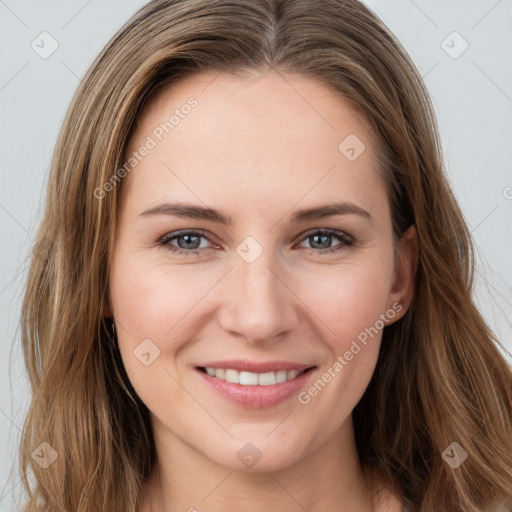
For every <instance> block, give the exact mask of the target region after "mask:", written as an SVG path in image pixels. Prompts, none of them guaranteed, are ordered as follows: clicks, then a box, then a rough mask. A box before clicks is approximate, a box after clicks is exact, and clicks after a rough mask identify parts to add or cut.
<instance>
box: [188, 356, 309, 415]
mask: <svg viewBox="0 0 512 512" xmlns="http://www.w3.org/2000/svg"><path fill="white" fill-rule="evenodd" d="M315 368H316V366H312V365H307V364H301V363H294V362H290V361H269V362H255V361H247V360H232V361H211V362H205V363H203V364H201V365H200V366H197V367H196V370H197V371H198V373H199V374H200V376H201V377H202V379H203V382H204V383H205V384H206V385H207V386H208V387H209V388H210V389H211V390H213V391H215V392H216V393H218V394H220V395H221V396H222V397H224V398H226V399H228V400H229V401H231V402H234V403H235V404H237V405H241V406H244V407H250V408H262V407H270V406H272V405H276V404H278V403H280V402H282V401H284V400H286V399H288V398H290V397H291V396H292V395H294V394H295V393H297V392H298V391H299V390H300V389H301V388H302V387H303V386H304V385H305V382H306V380H307V379H309V378H310V375H311V374H312V373H314V370H315Z"/></svg>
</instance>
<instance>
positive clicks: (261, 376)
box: [200, 367, 310, 386]
mask: <svg viewBox="0 0 512 512" xmlns="http://www.w3.org/2000/svg"><path fill="white" fill-rule="evenodd" d="M200 369H201V371H204V372H206V373H207V374H208V375H209V376H210V377H215V378H217V379H221V380H224V381H226V382H231V383H233V384H241V385H242V386H273V385H275V384H282V383H283V382H287V381H290V380H293V379H295V378H297V377H298V376H300V375H302V374H303V373H305V372H306V371H308V370H310V368H307V369H305V370H301V371H299V370H278V371H276V372H264V373H255V372H247V371H238V370H235V369H231V368H228V369H225V368H210V367H207V368H200Z"/></svg>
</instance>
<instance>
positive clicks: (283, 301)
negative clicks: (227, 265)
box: [218, 251, 298, 344]
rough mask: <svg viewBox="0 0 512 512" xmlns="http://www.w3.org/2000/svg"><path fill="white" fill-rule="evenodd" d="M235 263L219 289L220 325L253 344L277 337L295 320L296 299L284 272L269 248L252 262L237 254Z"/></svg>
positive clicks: (287, 330)
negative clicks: (221, 297) (220, 302)
mask: <svg viewBox="0 0 512 512" xmlns="http://www.w3.org/2000/svg"><path fill="white" fill-rule="evenodd" d="M235 256H236V255H235ZM234 267H235V268H233V270H232V271H231V272H230V273H229V275H228V276H227V281H228V282H226V283H225V286H226V288H224V289H223V292H222V293H223V294H225V299H224V300H223V305H222V308H221V311H220V313H219V316H218V318H219V322H220V324H221V327H222V328H223V329H224V330H225V331H227V332H229V333H230V334H231V335H234V336H238V337H239V338H245V339H246V340H247V341H248V342H249V343H252V344H272V343H274V342H276V341H279V340H280V339H282V337H283V336H285V334H286V333H287V332H290V331H292V330H293V329H294V328H295V326H296V325H297V322H298V314H297V313H298V312H297V308H296V302H297V300H298V299H297V298H296V297H295V295H294V293H293V291H292V290H291V289H290V288H289V287H288V283H287V281H289V279H287V275H286V274H287V273H286V272H284V270H283V268H282V266H279V265H277V262H276V260H275V259H273V257H272V255H271V253H270V251H263V253H262V254H261V255H260V256H259V257H258V258H257V259H256V260H255V261H253V262H252V263H248V262H246V261H245V260H244V259H243V258H239V257H238V256H236V258H235V260H234Z"/></svg>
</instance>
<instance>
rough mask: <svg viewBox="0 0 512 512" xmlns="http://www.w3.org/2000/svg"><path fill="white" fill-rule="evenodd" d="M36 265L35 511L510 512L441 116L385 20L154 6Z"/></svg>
mask: <svg viewBox="0 0 512 512" xmlns="http://www.w3.org/2000/svg"><path fill="white" fill-rule="evenodd" d="M34 252H35V254H37V257H36V258H34V259H33V262H32V266H31V269H30V275H29V278H28V283H27V288H26V293H25V300H24V304H23V313H22V321H23V348H24V353H25V361H26V365H27V369H28V372H29V375H30V378H31V384H32V388H33V393H34V394H33V398H32V403H31V407H30V410H29V413H28V417H27V420H26V430H27V436H25V437H24V439H23V442H22V445H21V462H22V475H23V478H24V482H25V484H26V489H27V491H28V493H29V498H28V500H27V502H26V504H25V507H24V510H25V511H27V512H28V511H30V512H32V511H35V510H45V511H57V510H76V511H90V510H95V511H105V512H106V511H112V510H116V511H130V512H136V511H138V512H149V511H157V510H159V511H165V510H189V511H194V510H197V511H202V510H209V511H217V510H223V511H229V510H234V509H237V510H240V509H242V510H250V511H255V512H256V511H261V510H269V509H274V510H280V511H295V510H308V511H310V512H313V511H316V510H343V511H347V512H348V511H358V512H363V511H372V510H373V511H376V512H377V511H378V512H381V511H385V510H386V511H397V512H398V511H401V510H409V511H422V512H426V511H433V510H436V511H437V510H443V511H457V510H464V511H474V512H476V511H482V510H485V511H499V510H501V511H503V510H507V507H510V506H511V504H512V426H511V421H512V373H511V369H510V367H509V366H508V365H507V363H506V361H505V360H504V358H503V357H502V355H501V353H500V351H499V347H500V344H499V342H498V340H496V339H495V338H494V336H493V334H492V333H491V332H490V330H489V328H488V327H487V326H486V324H485V322H484V320H483V318H482V316H481V315H480V314H479V312H478V311H477V309H476V307H475V305H474V303H473V301H472V297H471V286H472V272H473V259H472V246H471V240H470V235H469V232H468V229H467V227H466V225H465V223H464V220H463V217H462V215H461V212H460V210H459V207H458V206H457V203H456V201H455V199H454V198H453V195H452V192H451V191H450V188H449V186H448V184H447V181H446V178H445V176H444V174H443V169H442V157H441V152H440V144H439V138H438V133H437V128H436V123H435V117H434V113H433V109H432V106H431V103H430V100H429V97H428V94H427V91H426V90H425V87H424V84H423V82H422V80H421V77H420V76H419V74H418V72H417V70H416V69H415V67H414V65H413V64H412V62H411V60H410V59H409V58H408V56H407V55H406V53H405V51H404V50H403V48H402V47H401V46H400V44H399V43H398V42H397V41H396V39H395V38H394V37H393V36H392V35H391V34H390V32H389V31H388V30H387V29H386V27H385V26H384V25H383V24H382V22H380V20H379V19H378V18H377V17H376V16H375V15H374V14H373V13H371V12H370V11H369V10H368V9H367V8H366V7H365V6H363V5H362V4H360V3H359V2H356V1H350V2H338V1H334V0H329V1H322V2H313V1H311V0H295V1H278V0H267V1H251V2H249V1H242V0H239V1H227V0H215V1H209V2H205V1H198V0H182V1H169V0H165V1H164V0H157V1H152V2H150V3H148V4H147V5H146V6H145V7H144V8H142V9H141V10H140V11H139V12H138V13H136V14H135V15H134V17H133V18H132V19H131V20H130V21H129V22H128V23H127V24H126V25H125V26H124V27H123V28H122V29H121V30H120V32H119V33H118V34H117V35H116V36H115V37H114V38H113V39H112V41H111V42H110V43H109V44H108V45H107V46H106V48H105V49H104V50H103V51H102V53H101V54H100V55H99V56H98V58H97V59H96V61H95V62H94V63H93V65H92V67H91V69H90V70H89V72H88V74H87V76H86V77H85V79H84V80H83V83H82V84H81V86H80V88H79V90H78V91H77V93H76V96H75V98H74V100H73V103H72V105H71V107H70V110H69V112H68V115H67V117H66V119H65V122H64V125H63V127H62V131H61V134H60V137H59V140H58V143H57V148H56V151H55V155H54V161H53V166H52V170H51V176H50V180H49V185H48V196H47V206H46V211H45V215H44V218H43V221H42V223H41V226H40V230H39V234H38V242H37V244H36V246H35V249H34ZM29 469H30V471H31V472H32V473H33V475H34V477H35V487H34V489H31V488H30V486H29V485H28V479H27V476H28V471H29ZM38 507H40V508H38Z"/></svg>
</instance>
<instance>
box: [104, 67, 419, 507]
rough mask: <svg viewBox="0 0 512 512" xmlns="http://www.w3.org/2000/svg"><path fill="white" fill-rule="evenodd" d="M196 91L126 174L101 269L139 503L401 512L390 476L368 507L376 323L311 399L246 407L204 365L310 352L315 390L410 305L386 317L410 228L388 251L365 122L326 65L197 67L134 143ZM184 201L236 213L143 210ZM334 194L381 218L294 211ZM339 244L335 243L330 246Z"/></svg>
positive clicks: (395, 297) (403, 301)
mask: <svg viewBox="0 0 512 512" xmlns="http://www.w3.org/2000/svg"><path fill="white" fill-rule="evenodd" d="M190 96H194V98H196V100H197V101H198V104H197V106H196V107H195V108H194V109H192V110H191V112H190V114H189V115H187V116H185V117H184V118H183V119H180V122H179V124H178V125H177V126H175V127H174V129H173V130H172V132H170V133H169V134H167V135H165V136H164V137H163V139H162V141H161V142H159V143H158V144H157V146H156V147H155V148H154V149H152V150H151V151H150V152H149V154H148V155H147V156H146V157H144V158H143V159H142V161H141V162H140V163H138V164H137V165H136V166H135V167H134V169H133V170H132V171H131V172H130V174H129V175H128V176H127V177H125V178H124V181H123V183H122V187H123V193H122V207H121V210H120V217H119V219H118V225H117V231H116V242H115V249H114V253H113V255H112V268H111V274H110V278H109V288H110V298H111V305H109V306H108V308H109V315H113V316H114V318H115V324H116V330H117V334H118V340H119V348H120V351H121V355H122V359H123V363H124V365H125V367H126V370H127V372H128V376H129V378H130V380H131V382H132V384H133V386H134V389H135V390H136V392H137V394H138V395H139V396H140V398H141V399H142V401H143V402H144V403H145V404H146V405H147V407H148V408H149V410H150V413H151V421H152V427H153V433H154V438H155V444H156V449H157V458H158V461H157V466H156V469H155V473H154V475H153V477H152V478H151V479H150V480H149V482H148V484H147V485H146V486H145V488H144V493H143V496H142V499H141V504H140V510H141V511H149V510H161V511H164V510H165V511H167V510H183V511H187V510H189V511H190V512H193V511H194V510H197V511H199V512H203V511H223V512H226V511H227V512H229V511H232V510H233V511H234V510H237V511H238V510H244V511H251V512H259V511H264V510H265V511H266V510H271V509H272V510H280V511H283V512H292V511H293V512H296V511H297V512H298V511H303V510H304V509H305V510H308V511H310V512H314V511H320V510H343V511H345V512H356V511H358V512H363V511H364V512H369V511H371V510H376V511H385V510H386V511H400V510H401V507H400V503H399V502H398V500H397V499H396V498H395V497H394V496H393V495H392V494H391V493H389V492H387V491H386V490H383V493H382V494H381V499H380V500H377V501H376V502H375V503H374V505H373V508H372V504H371V501H370V500H371V493H370V492H369V487H368V485H369V484H368V481H367V479H366V478H365V475H364V474H363V472H362V468H361V465H360V462H359V459H358V456H357V451H356V447H355V442H354V429H353V424H352V417H351V411H352V410H353V408H354V406H355V405H356V404H357V402H358V401H359V400H360V398H361V396H362V395H363V393H364V391H365V389H366V387H367V385H368V383H369V381H370V378H371V376H372V374H373V371H374V369H375V365H376V361H377V357H378V352H379V347H380V338H381V334H380V333H379V334H378V335H375V336H374V337H373V338H369V341H368V343H367V345H366V346H364V347H363V349H362V350H361V351H360V352H358V353H357V355H355V356H354V357H353V359H352V360H351V361H348V362H347V364H346V365H345V366H344V367H343V369H342V371H340V372H338V373H337V374H336V377H335V378H332V380H331V381H330V382H329V383H328V384H327V385H326V386H325V387H324V388H323V389H322V390H321V392H319V393H318V394H317V395H316V396H315V397H312V398H311V400H310V402H309V403H307V404H302V403H300V401H299V400H298V399H297V396H295V395H294V396H293V397H291V398H290V399H287V400H286V401H285V402H282V403H279V404H278V405H275V406H272V407H266V408H263V409H249V408H245V407H241V406H239V405H235V404H233V403H231V402H229V401H227V400H226V399H225V398H223V397H220V396H219V395H218V394H216V393H214V392H213V391H212V390H210V389H209V388H208V387H207V386H206V385H205V384H204V382H203V379H202V378H201V376H200V375H199V374H198V372H197V370H196V369H195V366H196V365H197V364H199V363H200V362H204V361H213V360H222V359H234V358H241V359H249V360H257V361H268V360H290V361H294V362H303V363H308V364H310V365H316V366H317V369H316V370H315V372H314V377H313V376H310V378H309V379H310V380H308V384H307V385H306V386H305V387H306V390H307V388H309V387H310V386H311V385H312V384H313V383H314V382H315V381H316V380H317V379H318V378H320V377H321V376H322V374H323V373H325V372H327V371H328V369H329V368H330V367H332V365H333V363H334V362H335V361H336V358H337V357H338V356H343V354H345V353H346V352H347V350H349V349H350V346H351V343H352V342H353V341H354V340H356V339H357V337H358V335H359V334H360V333H361V332H363V331H364V330H365V329H366V328H369V327H371V326H374V325H375V324H376V321H377V320H378V319H379V315H382V314H385V312H386V311H388V310H390V308H393V304H395V305H396V304H397V303H400V306H401V311H400V312H399V313H396V314H395V315H394V318H393V319H392V320H390V319H386V323H392V322H393V321H396V320H398V319H399V318H400V317H401V316H403V315H404V314H405V312H406V310H407V308H408V306H409V303H410V300H411V297H412V292H413V275H414V269H415V264H416V251H417V249H416V235H415V231H414V228H413V227H412V228H410V229H409V230H408V231H407V232H406V234H405V235H404V237H403V239H402V241H401V243H400V246H399V250H398V252H396V253H395V249H394V247H393V238H392V225H391V213H390V207H389V200H388V197H387V193H386V185H385V182H384V180H383V178H382V177H381V175H380V174H379V171H378V169H377V153H376V148H375V144H374V143H373V142H372V140H373V139H372V133H371V132H370V130H369V129H368V126H366V124H365V123H364V121H363V119H362V118H361V116H360V115H359V114H358V113H357V111H355V110H354V109H353V107H351V105H350V104H349V103H348V102H347V101H346V100H345V99H343V98H341V97H340V96H339V95H336V93H335V92H334V91H333V90H332V89H330V88H328V87H327V86H325V85H323V84H322V83H320V82H318V81H315V80H312V79H309V78H306V77H303V76H300V75H290V74H286V75H285V74H282V73H278V72H275V71H264V72H251V73H250V74H248V75H246V76H244V77H235V76H231V75H226V74H221V75H218V74H217V73H208V72H203V73H200V74H197V75H194V76H192V77H189V78H187V79H184V80H181V81H180V82H178V83H176V84H173V85H171V86H168V87H167V88H166V89H164V90H163V91H162V92H160V93H159V94H158V95H157V96H155V97H154V98H153V99H152V100H151V101H150V103H148V104H147V105H146V106H145V108H144V110H143V113H142V116H141V119H140V120H139V124H138V125H137V128H136V131H135V133H134V136H133V138H132V140H131V142H130V147H129V150H128V154H131V152H133V151H137V150H138V149H139V148H140V147H141V146H142V145H143V144H144V142H145V141H146V140H147V137H148V136H150V135H151V134H152V131H153V130H154V129H155V127H157V126H158V125H159V124H160V123H161V122H163V121H164V120H166V119H168V118H169V115H170V113H172V111H173V110H174V109H176V108H180V106H181V105H183V104H184V103H186V101H187V99H188V98H189V97H190ZM349 134H356V135H357V137H358V138H359V139H360V140H361V141H363V143H364V144H365V145H366V149H365V150H364V151H363V152H362V153H361V154H360V155H359V156H358V157H357V158H356V159H355V160H354V161H350V160H349V159H347V158H346V157H345V156H344V155H343V154H342V153H341V152H340V151H339V150H338V146H339V144H340V142H342V141H343V140H344V139H345V138H346V137H347V136H348V135H349ZM177 201H180V202H184V203H188V204H192V205H196V206H203V207H205V206H206V207H209V208H215V209H218V210H221V211H222V212H223V213H224V214H225V215H226V216H230V217H231V219H232V223H231V224H230V225H222V224H219V223H215V222H213V221H211V220H196V219H189V218H183V217H177V216H174V215H169V214H159V215H141V213H142V212H143V211H145V210H147V209H148V208H152V207H155V206H157V205H160V204H162V203H165V202H177ZM340 201H346V202H350V203H353V204H355V205H357V206H359V207H360V208H362V209H364V210H366V211H367V212H368V213H369V214H370V215H371V219H369V218H367V217H366V216H364V215H358V214H354V213H348V214H343V215H337V216H330V217H325V218H321V219H316V220H309V221H304V222H300V223H292V222H291V221H290V218H291V216H292V215H293V213H294V212H295V211H297V210H299V209H303V208H309V207H313V206H319V205H323V204H326V203H331V202H340ZM182 229H203V230H205V233H204V237H205V238H200V239H199V240H201V245H200V249H199V254H185V253H184V252H185V251H187V250H188V251H190V249H187V248H185V249H182V254H177V253H172V252H170V251H169V250H167V247H168V246H169V245H171V246H173V247H175V248H178V243H179V242H181V244H182V246H184V247H186V245H184V244H183V242H184V241H183V239H174V240H173V241H172V242H168V245H167V246H162V245H159V243H158V240H159V239H160V238H161V237H162V236H163V235H165V234H169V233H173V232H176V231H178V230H182ZM314 229H333V230H338V231H342V232H344V233H347V234H349V235H350V236H351V237H352V238H353V239H354V240H355V242H354V243H353V244H352V245H345V244H344V243H343V241H342V240H340V239H338V238H336V237H335V236H333V237H332V238H327V240H326V241H325V240H324V241H323V242H322V241H320V245H318V244H317V245H314V244H315V240H312V238H311V237H312V235H314V234H315V232H314V231H313V232H312V233H309V232H310V231H311V230H314ZM248 236H251V237H252V238H253V239H254V240H256V241H257V243H258V244H259V246H260V247H261V248H262V251H263V252H262V253H261V254H260V255H259V257H257V258H256V259H255V261H253V262H252V263H248V262H247V261H246V260H244V259H243V258H242V257H241V256H240V255H239V254H238V253H237V251H236V250H237V247H239V246H240V244H241V243H242V242H243V241H244V239H245V238H246V237H248ZM322 243H323V245H321V244H322ZM340 244H341V245H340ZM334 247H342V249H341V250H338V251H334V252H330V253H325V251H326V250H328V249H330V248H334ZM315 248H316V249H317V250H318V252H317V253H316V254H315V253H314V252H311V251H312V250H313V249H315ZM251 251H254V248H252V249H251ZM322 251H324V253H325V254H321V252H322ZM381 318H382V317H381ZM145 339H150V340H151V342H152V343H153V344H154V346H157V347H158V349H159V350H160V354H159V356H158V357H157V358H156V359H155V360H154V361H153V362H152V363H151V364H150V365H148V366H146V365H144V364H142V363H141V361H140V360H139V359H138V358H137V357H135V356H134V350H136V349H137V347H138V346H139V345H140V343H141V342H142V340H145ZM248 442H250V443H252V444H253V445H254V446H255V447H256V448H257V450H258V451H259V453H260V454H261V459H260V460H259V461H258V462H257V464H256V465H254V466H253V467H251V468H249V467H246V466H245V465H244V464H243V463H242V462H241V461H240V460H239V458H238V457H237V453H238V452H239V450H240V449H241V448H242V447H243V446H244V445H246V443H248Z"/></svg>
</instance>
